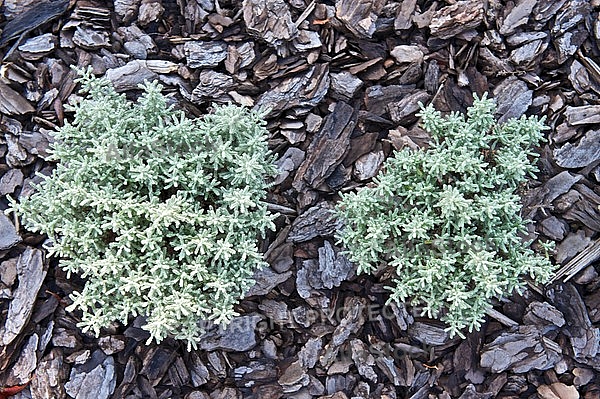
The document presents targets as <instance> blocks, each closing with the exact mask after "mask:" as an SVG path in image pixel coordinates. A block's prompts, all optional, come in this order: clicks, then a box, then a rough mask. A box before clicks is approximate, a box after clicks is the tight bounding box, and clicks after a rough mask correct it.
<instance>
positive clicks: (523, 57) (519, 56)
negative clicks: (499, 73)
mask: <svg viewBox="0 0 600 399" xmlns="http://www.w3.org/2000/svg"><path fill="white" fill-rule="evenodd" d="M547 47H548V43H546V42H545V41H544V40H534V41H532V42H529V43H525V44H524V45H522V46H519V47H517V48H516V49H515V50H513V51H512V52H511V53H510V61H511V62H512V63H513V64H515V65H517V66H519V67H522V68H528V67H529V66H530V65H531V63H532V62H533V61H534V60H535V59H536V58H537V57H538V56H539V55H540V54H542V53H543V52H544V51H545V50H546V48H547Z"/></svg>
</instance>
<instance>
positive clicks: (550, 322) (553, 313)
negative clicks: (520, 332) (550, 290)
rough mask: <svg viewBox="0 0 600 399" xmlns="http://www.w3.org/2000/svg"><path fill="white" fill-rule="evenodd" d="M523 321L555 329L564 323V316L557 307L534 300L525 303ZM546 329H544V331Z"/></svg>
mask: <svg viewBox="0 0 600 399" xmlns="http://www.w3.org/2000/svg"><path fill="white" fill-rule="evenodd" d="M523 322H524V323H527V324H534V325H537V326H540V325H546V326H548V327H550V329H557V328H559V327H562V326H564V325H565V317H564V316H563V314H562V313H561V312H560V311H559V310H558V309H556V308H555V307H554V306H552V305H550V304H549V303H548V302H538V301H534V302H531V303H530V304H529V305H527V309H525V315H524V316H523ZM547 331H548V330H547V329H546V331H545V332H547Z"/></svg>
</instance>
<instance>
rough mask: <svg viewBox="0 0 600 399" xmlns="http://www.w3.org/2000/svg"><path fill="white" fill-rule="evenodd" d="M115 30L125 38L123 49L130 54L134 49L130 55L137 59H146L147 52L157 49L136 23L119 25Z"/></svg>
mask: <svg viewBox="0 0 600 399" xmlns="http://www.w3.org/2000/svg"><path fill="white" fill-rule="evenodd" d="M117 32H118V33H119V34H120V35H121V36H123V38H124V40H125V44H124V47H125V49H126V50H127V51H128V52H129V53H130V54H132V51H131V50H133V51H135V52H136V54H132V55H133V56H134V57H136V58H138V59H146V56H147V55H148V53H151V52H152V53H153V52H156V50H157V48H156V44H154V41H153V40H152V38H151V37H150V36H149V35H147V34H146V33H145V32H144V31H142V30H141V29H140V28H138V27H137V26H136V25H131V26H127V27H121V28H119V29H117ZM186 44H187V43H186Z"/></svg>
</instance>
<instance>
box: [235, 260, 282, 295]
mask: <svg viewBox="0 0 600 399" xmlns="http://www.w3.org/2000/svg"><path fill="white" fill-rule="evenodd" d="M291 275H292V272H291V271H287V272H285V273H281V274H279V273H275V272H274V271H273V269H271V268H270V267H265V268H263V269H260V270H257V271H256V272H255V273H254V281H256V284H254V285H253V286H252V288H250V289H249V290H248V292H247V293H246V295H245V297H249V296H255V295H267V294H268V293H269V292H271V291H272V290H273V289H274V288H275V287H277V286H278V285H279V284H281V283H283V282H284V281H286V280H287V279H288V278H290V276H291Z"/></svg>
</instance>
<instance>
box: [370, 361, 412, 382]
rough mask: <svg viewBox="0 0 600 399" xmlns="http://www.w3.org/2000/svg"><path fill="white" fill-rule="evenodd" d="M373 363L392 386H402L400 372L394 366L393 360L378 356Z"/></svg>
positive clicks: (402, 380)
mask: <svg viewBox="0 0 600 399" xmlns="http://www.w3.org/2000/svg"><path fill="white" fill-rule="evenodd" d="M375 363H376V364H377V367H378V368H379V370H381V371H382V372H383V374H385V376H386V377H387V378H388V379H389V380H390V381H391V382H392V384H394V386H397V387H398V386H401V385H404V382H405V380H404V379H403V378H402V375H401V374H402V371H401V370H400V368H399V367H398V366H396V362H394V358H392V357H387V356H378V357H377V358H376V359H375Z"/></svg>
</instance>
